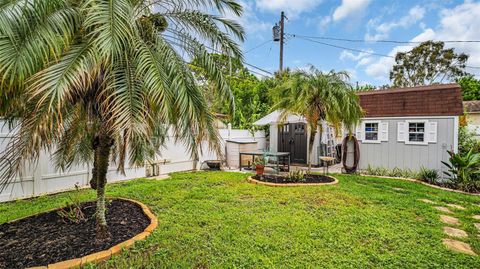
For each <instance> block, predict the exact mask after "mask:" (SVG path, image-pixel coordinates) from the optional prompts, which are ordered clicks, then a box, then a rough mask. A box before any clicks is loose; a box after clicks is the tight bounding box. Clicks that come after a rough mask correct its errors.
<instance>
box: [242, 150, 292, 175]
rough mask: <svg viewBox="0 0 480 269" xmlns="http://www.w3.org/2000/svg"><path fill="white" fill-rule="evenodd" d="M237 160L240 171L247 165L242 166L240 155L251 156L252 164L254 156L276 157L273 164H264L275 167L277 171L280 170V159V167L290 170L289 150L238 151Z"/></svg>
mask: <svg viewBox="0 0 480 269" xmlns="http://www.w3.org/2000/svg"><path fill="white" fill-rule="evenodd" d="M239 154H240V156H239V161H238V164H239V165H238V167H239V169H240V171H242V168H244V167H248V166H242V155H247V156H252V165H253V162H254V161H255V156H262V157H276V158H275V159H276V162H275V164H274V165H273V166H271V165H268V164H266V165H265V166H268V167H276V169H277V171H280V160H282V161H283V162H282V168H285V167H286V171H287V172H290V152H263V151H251V152H240V153H239Z"/></svg>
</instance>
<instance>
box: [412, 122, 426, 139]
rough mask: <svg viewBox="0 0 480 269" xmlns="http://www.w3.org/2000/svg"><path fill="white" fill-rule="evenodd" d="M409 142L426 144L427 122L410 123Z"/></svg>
mask: <svg viewBox="0 0 480 269" xmlns="http://www.w3.org/2000/svg"><path fill="white" fill-rule="evenodd" d="M408 141H410V142H420V143H423V142H425V122H409V123H408Z"/></svg>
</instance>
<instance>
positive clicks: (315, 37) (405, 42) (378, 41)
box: [290, 34, 480, 44]
mask: <svg viewBox="0 0 480 269" xmlns="http://www.w3.org/2000/svg"><path fill="white" fill-rule="evenodd" d="M290 35H292V36H294V37H295V36H296V37H304V38H312V39H323V40H333V41H345V42H356V43H393V44H421V43H423V42H424V41H401V40H365V39H350V38H338V37H328V36H306V35H297V34H290ZM433 41H435V42H444V43H480V40H433Z"/></svg>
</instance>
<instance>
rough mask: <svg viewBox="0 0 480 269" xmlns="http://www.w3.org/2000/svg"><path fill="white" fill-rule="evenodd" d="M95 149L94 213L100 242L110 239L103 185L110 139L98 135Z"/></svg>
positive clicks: (105, 179)
mask: <svg viewBox="0 0 480 269" xmlns="http://www.w3.org/2000/svg"><path fill="white" fill-rule="evenodd" d="M97 139H98V140H97V141H98V144H97V147H96V148H95V160H96V162H95V163H94V168H93V169H94V171H95V174H96V177H97V179H96V182H97V184H96V189H97V211H96V214H95V216H96V222H97V223H96V229H97V234H96V240H97V242H102V241H105V240H109V239H110V232H109V231H108V226H107V219H106V218H105V211H106V207H105V185H106V184H107V171H108V163H109V157H110V148H111V147H112V139H111V138H110V137H109V136H107V135H99V136H98V137H97Z"/></svg>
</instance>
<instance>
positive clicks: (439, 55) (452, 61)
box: [390, 41, 468, 87]
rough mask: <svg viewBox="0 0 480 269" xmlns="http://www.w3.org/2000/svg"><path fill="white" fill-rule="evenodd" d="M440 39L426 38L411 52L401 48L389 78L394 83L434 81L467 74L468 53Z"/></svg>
mask: <svg viewBox="0 0 480 269" xmlns="http://www.w3.org/2000/svg"><path fill="white" fill-rule="evenodd" d="M444 46H445V44H444V42H441V41H438V42H436V41H427V42H423V43H421V44H420V45H418V46H417V47H414V48H413V49H412V50H410V51H408V52H398V53H397V55H396V56H395V62H396V64H395V65H394V66H393V68H392V70H391V71H390V80H391V81H392V83H393V86H395V87H413V86H422V85H431V84H434V83H442V82H446V81H455V79H457V78H460V77H462V76H465V75H466V72H465V63H466V62H467V60H468V55H467V54H465V53H456V52H455V50H454V49H453V48H448V49H446V48H444Z"/></svg>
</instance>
